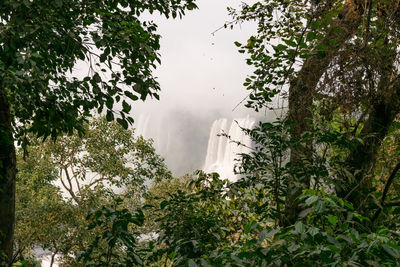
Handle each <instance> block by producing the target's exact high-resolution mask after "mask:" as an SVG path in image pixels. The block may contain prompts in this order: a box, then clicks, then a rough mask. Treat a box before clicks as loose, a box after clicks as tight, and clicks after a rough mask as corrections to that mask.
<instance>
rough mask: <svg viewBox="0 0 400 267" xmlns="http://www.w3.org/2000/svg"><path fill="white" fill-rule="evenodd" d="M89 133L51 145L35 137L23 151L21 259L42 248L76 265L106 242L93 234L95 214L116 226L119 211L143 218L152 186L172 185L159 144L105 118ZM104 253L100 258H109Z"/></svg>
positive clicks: (62, 138)
mask: <svg viewBox="0 0 400 267" xmlns="http://www.w3.org/2000/svg"><path fill="white" fill-rule="evenodd" d="M84 128H85V133H84V135H83V136H79V135H78V133H77V132H75V134H74V135H72V136H68V135H66V134H64V135H61V136H59V137H58V138H57V140H46V141H45V142H41V141H40V140H37V139H36V138H34V137H33V138H31V137H30V136H28V137H30V139H31V140H30V145H29V147H28V148H27V149H26V151H23V150H22V149H20V150H19V153H18V159H19V161H18V163H19V165H18V166H19V169H20V171H19V173H18V175H17V177H18V181H17V193H18V194H17V207H16V214H17V220H16V241H17V242H16V245H17V252H18V253H17V254H19V255H23V254H26V252H28V251H29V249H31V248H34V247H38V246H39V247H42V248H44V249H48V250H50V251H51V252H52V253H53V256H54V255H56V254H57V253H60V254H62V255H63V258H64V260H65V261H70V263H71V262H74V261H75V260H76V259H75V258H69V255H71V254H74V253H78V252H79V251H83V250H85V249H86V248H87V246H88V244H91V243H93V242H94V236H96V235H100V234H101V232H100V233H99V231H100V229H97V228H96V229H93V228H95V227H93V228H92V229H90V231H88V230H87V227H88V225H89V222H87V221H86V219H85V218H86V217H87V215H88V214H94V213H95V211H96V212H97V211H99V212H100V211H101V212H102V213H107V212H108V213H107V214H109V216H106V218H108V217H110V216H111V215H112V214H111V213H110V210H111V209H112V208H114V209H116V210H121V212H122V213H121V214H119V215H124V214H125V215H129V212H136V210H137V209H138V208H140V207H141V206H142V202H143V196H144V194H145V193H146V192H147V191H148V189H147V185H149V184H151V183H152V182H155V181H159V182H160V181H163V180H169V179H170V178H171V173H170V171H169V170H168V169H167V167H166V165H165V163H164V160H163V159H162V158H161V157H160V156H158V155H157V154H155V149H154V148H153V147H152V141H151V140H149V141H148V140H145V139H143V137H141V136H139V137H135V136H134V131H133V130H129V129H124V128H123V127H122V126H121V125H119V124H118V123H116V122H107V121H106V119H105V118H98V119H94V120H92V121H91V122H90V123H85V124H84ZM23 157H25V160H24V159H23ZM51 183H57V184H58V185H59V186H60V187H61V188H59V187H57V186H56V185H53V184H51ZM60 189H61V190H62V192H63V194H64V197H63V196H62V194H61V191H60ZM124 210H126V211H124ZM96 214H97V213H96ZM42 218H47V219H46V220H43V219H42ZM135 218H136V217H135ZM96 219H99V217H95V218H94V220H96ZM108 219H109V218H108ZM135 222H136V221H135ZM55 226H57V227H55ZM103 226H107V223H104V225H103ZM124 233H126V234H128V232H122V233H121V234H124ZM101 249H103V247H101ZM101 249H99V250H98V251H99V253H100V254H102V253H106V252H104V251H103V250H101ZM16 256H18V255H16ZM16 256H15V257H14V258H16Z"/></svg>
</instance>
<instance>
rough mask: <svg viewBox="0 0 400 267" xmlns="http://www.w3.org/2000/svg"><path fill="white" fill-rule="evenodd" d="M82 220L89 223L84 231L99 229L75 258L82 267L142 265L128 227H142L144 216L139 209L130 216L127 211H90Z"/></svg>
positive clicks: (134, 238)
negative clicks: (83, 266)
mask: <svg viewBox="0 0 400 267" xmlns="http://www.w3.org/2000/svg"><path fill="white" fill-rule="evenodd" d="M120 201H121V200H120ZM117 204H118V203H117ZM86 220H88V221H89V223H90V224H89V226H88V230H92V229H94V228H100V229H98V231H96V232H97V233H99V234H100V235H98V236H96V237H95V239H94V241H92V243H91V244H90V245H89V246H88V247H87V249H86V250H85V251H83V252H82V253H81V254H79V255H78V260H82V262H83V263H84V265H85V266H127V267H128V266H139V265H143V261H142V259H141V257H140V256H139V255H138V252H137V248H136V246H137V245H136V243H137V241H136V237H135V236H134V235H133V234H132V233H131V231H130V229H129V226H130V224H133V225H136V226H141V225H143V222H144V215H143V212H142V211H141V210H140V209H139V210H138V211H137V212H136V213H135V214H134V215H132V214H131V213H130V212H129V211H128V210H127V209H119V208H118V207H105V206H103V207H101V208H100V209H98V210H96V211H94V210H92V211H90V213H89V215H88V216H87V218H86Z"/></svg>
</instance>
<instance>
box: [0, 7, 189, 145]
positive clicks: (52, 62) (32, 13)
mask: <svg viewBox="0 0 400 267" xmlns="http://www.w3.org/2000/svg"><path fill="white" fill-rule="evenodd" d="M67 7H68V8H67ZM194 8H196V5H195V4H194V2H193V1H191V0H188V1H181V0H171V1H163V2H159V1H145V2H143V1H111V2H110V1H95V2H90V1H86V2H84V3H82V2H81V1H74V0H61V1H51V2H48V1H17V2H16V1H3V3H2V5H1V6H0V17H1V23H0V36H1V38H0V39H1V40H3V41H2V42H1V50H0V54H1V57H0V58H1V61H0V70H1V71H0V74H1V76H0V77H1V79H0V80H1V81H2V87H1V88H6V91H5V93H6V95H7V99H8V100H9V102H10V103H11V104H12V106H13V116H14V117H15V118H16V119H18V124H17V121H15V127H16V128H17V129H19V130H20V131H22V132H24V131H25V130H26V129H27V130H30V131H33V132H36V133H38V135H39V136H48V135H52V136H53V137H55V136H56V135H57V134H58V133H60V132H69V133H70V134H72V131H73V129H78V130H80V131H83V128H82V127H83V124H82V122H83V121H84V120H85V118H86V117H87V116H90V114H89V111H91V110H97V111H98V112H99V113H102V112H103V110H105V111H106V113H107V118H108V119H109V120H112V119H113V118H114V109H115V105H116V103H120V104H122V109H121V110H120V111H119V112H118V121H119V122H120V123H121V124H122V125H123V126H124V127H125V128H127V125H128V123H132V122H133V119H132V118H131V117H130V116H129V112H130V110H131V106H130V104H129V101H128V100H127V99H130V100H132V101H135V100H138V99H139V98H141V99H142V100H145V99H146V98H147V96H154V97H156V98H158V95H157V91H158V90H159V85H158V83H157V81H156V80H155V79H154V77H153V76H152V70H153V69H154V68H155V67H156V64H157V62H160V59H159V55H158V52H157V51H158V49H159V48H160V45H159V39H160V36H159V35H158V34H157V33H156V30H157V25H155V24H154V23H153V22H151V21H143V19H142V16H141V15H142V14H143V13H144V12H147V11H149V12H150V13H153V12H158V13H160V14H161V15H164V16H166V17H170V16H172V17H174V18H175V17H177V16H179V17H182V15H184V13H185V10H186V9H194ZM49 44H51V45H49ZM79 61H85V62H88V63H89V66H90V70H89V72H88V73H87V75H84V76H83V77H82V75H77V74H76V73H75V72H73V68H74V67H75V65H76V63H77V62H79ZM66 74H70V75H66ZM132 89H133V90H132ZM2 90H3V89H2ZM2 93H3V92H2ZM20 133H21V132H20Z"/></svg>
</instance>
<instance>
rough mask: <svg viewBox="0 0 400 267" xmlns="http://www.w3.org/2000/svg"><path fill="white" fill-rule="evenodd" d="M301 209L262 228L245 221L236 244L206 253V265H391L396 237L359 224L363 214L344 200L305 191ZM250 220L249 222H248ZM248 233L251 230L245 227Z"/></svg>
mask: <svg viewBox="0 0 400 267" xmlns="http://www.w3.org/2000/svg"><path fill="white" fill-rule="evenodd" d="M300 198H301V202H302V206H303V208H304V209H303V211H302V212H301V213H300V218H299V220H298V221H297V222H296V223H295V224H294V225H292V226H289V227H284V228H279V227H276V226H272V227H267V228H263V227H260V226H258V225H257V223H256V222H251V223H250V224H249V225H248V227H247V228H249V229H254V230H252V231H253V232H256V235H254V234H253V235H249V237H248V238H247V242H246V243H245V245H244V246H241V247H237V246H236V247H235V246H231V247H226V248H225V249H224V250H222V249H220V250H218V251H217V252H216V253H214V254H212V257H210V259H209V260H210V261H209V264H211V266H226V265H228V266H286V265H287V266H381V265H384V266H397V265H396V263H398V262H399V258H400V247H399V241H398V238H397V237H396V236H393V235H392V234H391V233H390V232H389V231H388V229H385V228H384V227H382V228H381V229H379V230H378V231H377V232H368V231H365V229H363V226H362V224H361V222H362V221H364V220H368V219H367V218H365V217H363V216H361V215H360V214H358V213H356V212H354V210H353V207H352V205H351V204H349V203H348V202H345V201H343V200H342V199H340V198H337V197H336V196H334V195H331V194H326V193H324V192H323V191H319V192H318V191H314V190H309V191H305V192H304V193H303V194H302V196H301V197H300ZM249 226H251V227H249ZM250 234H251V233H250Z"/></svg>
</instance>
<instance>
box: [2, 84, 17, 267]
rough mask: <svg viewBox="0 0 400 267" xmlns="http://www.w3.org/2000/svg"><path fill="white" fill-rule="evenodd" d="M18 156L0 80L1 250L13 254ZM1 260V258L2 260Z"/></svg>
mask: <svg viewBox="0 0 400 267" xmlns="http://www.w3.org/2000/svg"><path fill="white" fill-rule="evenodd" d="M15 176H16V158H15V148H14V141H13V134H12V123H11V114H10V105H9V103H8V101H7V97H6V95H5V92H4V87H3V85H2V83H1V81H0V251H2V252H3V253H5V256H6V261H7V262H8V264H10V265H11V261H12V256H13V253H12V252H13V234H14V211H15ZM0 262H1V260H0Z"/></svg>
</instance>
